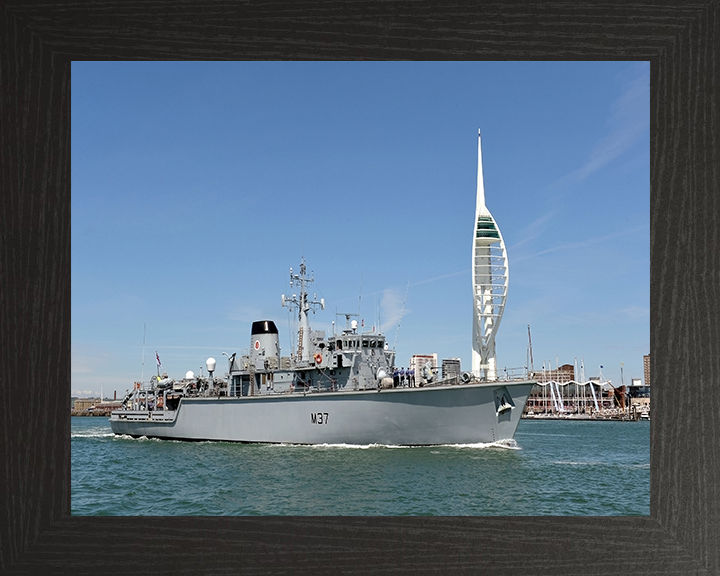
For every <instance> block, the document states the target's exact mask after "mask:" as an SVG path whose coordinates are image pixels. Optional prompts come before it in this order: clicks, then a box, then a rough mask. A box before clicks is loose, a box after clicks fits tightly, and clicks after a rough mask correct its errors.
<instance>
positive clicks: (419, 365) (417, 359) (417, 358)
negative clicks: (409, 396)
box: [408, 353, 438, 386]
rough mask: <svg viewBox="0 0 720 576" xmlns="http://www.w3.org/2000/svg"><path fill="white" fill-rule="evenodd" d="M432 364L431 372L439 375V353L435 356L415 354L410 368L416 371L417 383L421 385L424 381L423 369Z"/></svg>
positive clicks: (434, 354) (411, 359) (409, 364)
mask: <svg viewBox="0 0 720 576" xmlns="http://www.w3.org/2000/svg"><path fill="white" fill-rule="evenodd" d="M428 362H429V363H430V370H431V372H432V374H433V375H437V365H438V357H437V353H433V354H413V355H412V357H411V358H410V362H409V363H408V368H409V369H410V370H414V371H415V372H414V374H415V383H416V385H418V386H419V385H420V384H421V383H422V382H423V381H424V378H423V367H424V366H425V365H426V364H427V363H428Z"/></svg>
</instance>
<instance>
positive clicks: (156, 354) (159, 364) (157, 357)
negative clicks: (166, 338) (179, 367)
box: [155, 350, 162, 368]
mask: <svg viewBox="0 0 720 576" xmlns="http://www.w3.org/2000/svg"><path fill="white" fill-rule="evenodd" d="M155 358H156V359H157V365H158V368H160V366H162V362H160V356H158V353H157V350H155Z"/></svg>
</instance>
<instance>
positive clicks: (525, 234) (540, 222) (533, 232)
mask: <svg viewBox="0 0 720 576" xmlns="http://www.w3.org/2000/svg"><path fill="white" fill-rule="evenodd" d="M559 212H560V210H559V209H555V210H551V211H550V212H547V213H546V214H543V215H542V216H540V217H539V218H536V219H535V220H533V221H532V222H531V223H530V224H528V225H527V226H525V228H523V229H522V230H521V231H520V235H519V236H520V239H519V240H516V241H515V242H514V243H513V245H512V246H510V247H508V250H509V251H512V252H514V251H515V250H516V249H517V248H518V247H520V246H522V245H523V244H527V243H528V242H532V241H533V240H535V239H536V238H538V237H539V236H541V235H542V234H543V233H544V232H545V230H546V229H547V228H548V227H549V224H550V223H551V222H552V220H553V219H554V218H555V216H557V214H558V213H559Z"/></svg>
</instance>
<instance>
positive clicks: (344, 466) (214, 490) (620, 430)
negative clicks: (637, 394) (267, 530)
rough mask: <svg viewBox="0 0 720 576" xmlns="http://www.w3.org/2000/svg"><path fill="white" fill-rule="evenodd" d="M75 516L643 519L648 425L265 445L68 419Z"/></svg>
mask: <svg viewBox="0 0 720 576" xmlns="http://www.w3.org/2000/svg"><path fill="white" fill-rule="evenodd" d="M71 436H72V438H71V443H72V446H71V448H72V450H71V451H72V462H71V464H72V478H71V483H72V492H71V501H72V502H71V505H72V514H73V515H78V516H89V515H122V516H145V515H162V516H166V515H167V516H189V515H203V516H208V515H287V516H301V515H319V516H324V515H330V516H348V515H381V516H403V515H436V516H460V515H474V516H527V515H550V516H585V515H592V516H598V515H607V516H630V515H632V516H634V515H649V514H650V423H649V422H617V421H610V422H606V421H597V422H593V421H563V420H522V421H521V422H520V425H519V426H518V430H517V433H516V435H515V440H513V441H509V442H502V443H499V444H469V445H462V446H429V447H401V446H377V445H371V446H354V445H321V446H298V445H283V444H280V445H264V444H238V443H230V442H179V441H172V440H153V439H147V438H140V439H133V438H131V437H129V436H116V435H114V434H113V433H112V431H111V430H110V425H109V422H108V419H107V418H102V417H74V418H72V426H71Z"/></svg>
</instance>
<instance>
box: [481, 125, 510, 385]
mask: <svg viewBox="0 0 720 576" xmlns="http://www.w3.org/2000/svg"><path fill="white" fill-rule="evenodd" d="M472 258H473V267H472V270H473V351H472V370H473V373H474V374H476V375H479V376H484V377H485V378H486V379H487V380H495V379H496V378H497V359H496V357H495V335H496V334H497V329H498V326H500V320H501V319H502V315H503V311H504V310H505V299H506V298H507V290H508V262H507V253H506V251H505V242H504V241H503V237H502V234H500V229H499V228H498V226H497V224H496V223H495V219H494V218H493V217H492V214H490V211H489V210H488V209H487V207H486V206H485V186H484V183H483V172H482V142H481V138H480V131H479V130H478V173H477V201H476V206H475V229H474V232H473V255H472Z"/></svg>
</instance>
